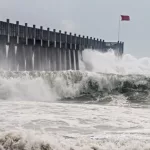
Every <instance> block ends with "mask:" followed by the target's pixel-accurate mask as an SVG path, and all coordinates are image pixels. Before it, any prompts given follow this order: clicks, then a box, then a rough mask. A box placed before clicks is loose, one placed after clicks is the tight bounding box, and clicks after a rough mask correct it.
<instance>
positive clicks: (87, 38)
mask: <svg viewBox="0 0 150 150" xmlns="http://www.w3.org/2000/svg"><path fill="white" fill-rule="evenodd" d="M86 40H87V42H86V49H88V48H89V37H88V36H87V37H86Z"/></svg>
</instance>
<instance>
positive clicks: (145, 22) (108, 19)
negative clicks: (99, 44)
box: [0, 0, 150, 57]
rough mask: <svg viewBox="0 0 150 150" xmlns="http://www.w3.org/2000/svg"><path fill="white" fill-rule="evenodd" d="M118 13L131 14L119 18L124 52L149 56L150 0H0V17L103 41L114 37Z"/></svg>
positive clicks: (115, 38) (115, 36)
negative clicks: (122, 19)
mask: <svg viewBox="0 0 150 150" xmlns="http://www.w3.org/2000/svg"><path fill="white" fill-rule="evenodd" d="M121 14H123V15H130V17H131V21H130V22H121V35H120V40H122V41H124V42H125V53H130V54H132V55H134V56H137V57H143V56H146V57H150V50H149V49H150V48H149V44H150V35H149V34H150V0H0V20H5V19H6V18H9V19H10V20H11V22H15V21H16V20H18V21H20V24H24V23H25V22H27V23H28V24H29V25H33V24H36V25H37V26H40V25H43V26H44V27H50V28H51V29H54V28H56V30H59V29H62V30H63V31H65V30H66V31H68V32H70V31H71V32H73V33H77V34H81V35H85V36H87V35H88V36H93V37H96V38H102V39H104V40H106V41H117V35H118V22H119V15H121Z"/></svg>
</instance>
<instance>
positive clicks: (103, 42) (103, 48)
mask: <svg viewBox="0 0 150 150" xmlns="http://www.w3.org/2000/svg"><path fill="white" fill-rule="evenodd" d="M102 51H103V52H106V48H105V41H104V40H102Z"/></svg>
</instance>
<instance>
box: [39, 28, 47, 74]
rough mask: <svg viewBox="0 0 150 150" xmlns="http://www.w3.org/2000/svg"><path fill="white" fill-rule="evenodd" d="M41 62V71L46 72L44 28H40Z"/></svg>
mask: <svg viewBox="0 0 150 150" xmlns="http://www.w3.org/2000/svg"><path fill="white" fill-rule="evenodd" d="M40 61H41V68H40V70H41V71H44V70H45V66H46V50H45V48H44V47H43V27H42V26H41V27H40Z"/></svg>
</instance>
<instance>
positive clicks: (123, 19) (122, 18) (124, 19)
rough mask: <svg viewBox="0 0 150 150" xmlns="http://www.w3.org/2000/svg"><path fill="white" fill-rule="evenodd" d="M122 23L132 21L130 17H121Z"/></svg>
mask: <svg viewBox="0 0 150 150" xmlns="http://www.w3.org/2000/svg"><path fill="white" fill-rule="evenodd" d="M121 21H130V16H125V15H121Z"/></svg>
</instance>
